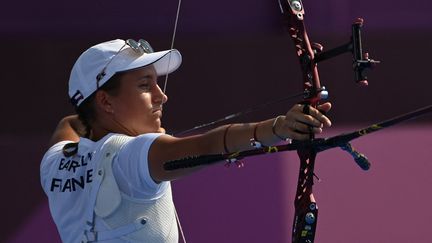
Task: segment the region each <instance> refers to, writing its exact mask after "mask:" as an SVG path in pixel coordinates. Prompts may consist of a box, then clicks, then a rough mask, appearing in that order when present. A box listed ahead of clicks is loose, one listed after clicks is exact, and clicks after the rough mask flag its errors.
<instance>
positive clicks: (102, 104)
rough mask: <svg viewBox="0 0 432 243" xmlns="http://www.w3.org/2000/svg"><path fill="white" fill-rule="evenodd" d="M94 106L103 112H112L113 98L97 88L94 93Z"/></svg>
mask: <svg viewBox="0 0 432 243" xmlns="http://www.w3.org/2000/svg"><path fill="white" fill-rule="evenodd" d="M95 101H96V107H97V109H98V110H100V111H101V112H104V113H109V114H112V113H114V108H113V99H112V96H111V95H110V94H108V93H107V92H106V91H104V90H98V91H96V94H95Z"/></svg>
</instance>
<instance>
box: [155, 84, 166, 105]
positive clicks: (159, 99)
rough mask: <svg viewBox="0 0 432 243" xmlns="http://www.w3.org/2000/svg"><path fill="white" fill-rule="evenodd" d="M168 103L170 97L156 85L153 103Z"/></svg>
mask: <svg viewBox="0 0 432 243" xmlns="http://www.w3.org/2000/svg"><path fill="white" fill-rule="evenodd" d="M167 101H168V96H167V95H166V94H165V93H164V92H163V91H162V89H161V88H160V87H159V85H156V92H155V93H154V95H153V102H155V103H160V104H161V105H162V104H165V103H166V102H167Z"/></svg>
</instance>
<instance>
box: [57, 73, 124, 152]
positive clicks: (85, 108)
mask: <svg viewBox="0 0 432 243" xmlns="http://www.w3.org/2000/svg"><path fill="white" fill-rule="evenodd" d="M121 75H122V74H121V73H116V74H115V75H114V76H112V77H111V78H110V79H109V80H108V81H107V82H106V83H105V84H103V85H102V87H100V88H99V90H103V91H105V92H107V93H109V94H110V95H113V96H115V95H117V94H118V92H119V88H120V80H121ZM95 95H96V92H95V93H93V94H92V95H90V96H89V97H87V99H85V100H84V101H83V102H82V103H81V104H80V105H79V106H75V111H76V113H77V115H78V119H79V120H80V121H81V123H82V124H83V125H84V131H78V133H79V134H82V136H83V137H85V138H90V136H91V133H92V127H91V124H93V122H94V121H95V120H96V118H97V117H96V109H95V102H94V99H95ZM77 152H78V143H68V144H66V145H65V146H64V147H63V154H64V155H65V156H66V157H70V156H72V155H75V154H76V153H77Z"/></svg>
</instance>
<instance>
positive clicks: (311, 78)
mask: <svg viewBox="0 0 432 243" xmlns="http://www.w3.org/2000/svg"><path fill="white" fill-rule="evenodd" d="M279 6H280V10H281V12H282V15H283V17H284V19H285V23H286V27H287V29H288V32H289V34H290V37H291V39H292V40H293V42H294V46H295V49H296V54H297V57H298V59H299V61H300V66H301V70H302V74H303V88H304V99H303V101H302V102H301V103H302V104H304V109H303V111H304V113H309V107H310V106H312V107H315V108H316V107H317V106H318V104H319V102H320V101H321V100H322V99H326V98H327V97H328V92H327V90H326V89H325V87H323V86H321V83H320V80H319V75H318V68H317V63H318V62H319V61H323V60H326V59H328V58H331V57H334V56H337V55H339V54H342V53H344V52H348V51H351V52H352V53H353V57H354V62H353V68H354V70H355V73H356V74H355V76H356V82H358V83H360V84H364V85H367V77H366V75H365V70H366V69H367V68H370V67H371V66H372V65H373V64H375V63H377V61H374V60H371V59H369V56H368V54H363V51H362V47H361V35H360V28H361V26H362V24H363V20H362V19H358V20H357V21H356V23H355V24H354V25H353V29H352V31H353V35H352V37H351V41H350V42H349V43H348V44H345V45H343V46H341V47H338V48H335V49H333V50H330V51H328V52H321V51H322V46H321V45H320V44H317V43H313V44H311V43H310V41H309V37H308V35H307V33H306V29H305V25H304V13H305V12H304V7H303V4H302V2H301V1H300V0H279ZM176 22H177V21H176ZM174 36H175V35H173V37H174ZM165 85H166V82H165ZM165 87H166V86H165ZM165 89H166V88H164V91H165ZM205 125H206V124H205ZM198 127H200V126H198ZM328 141H333V143H334V144H337V146H339V147H342V148H343V149H344V150H346V151H348V152H349V153H350V154H351V155H353V156H356V158H357V159H356V161H362V163H363V164H362V165H363V167H364V168H368V165H365V164H367V163H366V161H367V160H366V159H365V157H364V156H362V155H361V154H359V153H358V152H356V151H355V150H354V149H353V148H352V147H351V146H350V145H349V143H348V142H344V143H343V146H342V145H340V144H338V143H335V140H334V139H333V140H324V139H315V138H314V136H313V135H312V133H311V136H310V139H309V140H308V141H306V142H298V141H294V143H293V144H288V145H285V146H286V147H285V150H297V153H298V156H299V158H300V171H299V178H298V184H297V192H296V196H295V202H294V205H295V217H294V223H293V230H292V242H293V243H312V242H313V241H314V238H315V230H316V224H317V217H318V207H317V204H316V201H315V198H314V196H313V193H312V186H313V178H314V165H315V158H316V155H317V153H318V152H319V150H321V151H322V150H323V149H322V148H323V147H324V145H325V146H327V147H329V145H328ZM340 141H341V140H340ZM318 145H320V146H318ZM330 147H331V146H330ZM330 147H329V148H330ZM278 149H282V148H278V147H265V148H263V149H262V150H259V149H257V150H252V151H246V152H247V153H245V154H242V153H234V154H229V155H226V156H227V157H224V155H222V158H221V157H220V155H219V156H212V155H210V156H199V157H198V158H185V159H183V160H178V161H172V162H168V163H166V164H165V169H175V168H182V166H183V167H189V166H191V165H192V164H193V165H192V166H194V165H196V164H206V163H210V162H209V161H215V159H216V160H218V161H220V160H222V159H229V160H230V161H231V162H232V161H235V160H236V158H238V157H240V156H245V155H255V154H260V153H269V152H274V151H278ZM191 161H198V162H197V163H191ZM176 164H177V165H176ZM179 164H180V166H179ZM173 165H176V166H173ZM170 166H171V167H170Z"/></svg>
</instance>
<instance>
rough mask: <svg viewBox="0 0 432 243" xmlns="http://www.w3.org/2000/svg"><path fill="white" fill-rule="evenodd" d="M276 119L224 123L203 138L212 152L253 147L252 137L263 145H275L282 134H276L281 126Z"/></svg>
mask: <svg viewBox="0 0 432 243" xmlns="http://www.w3.org/2000/svg"><path fill="white" fill-rule="evenodd" d="M281 118H282V119H283V118H284V117H281ZM281 118H280V119H281ZM278 120H279V119H278ZM275 121H276V118H272V119H268V120H265V121H261V122H258V123H240V124H230V125H224V126H221V127H218V128H216V129H213V130H211V131H209V132H207V133H206V134H204V135H203V138H202V139H203V141H204V144H207V147H208V148H209V150H210V151H209V152H212V153H227V152H238V151H243V150H248V149H252V148H253V147H252V145H251V139H254V140H255V141H257V142H260V143H261V144H263V145H273V144H275V143H278V142H280V141H281V137H278V136H280V135H276V134H275V133H276V131H277V130H278V128H279V127H278V126H279V123H278V122H276V123H275ZM273 126H274V128H273ZM273 131H274V132H275V133H274V132H273ZM284 138H285V137H284Z"/></svg>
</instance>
